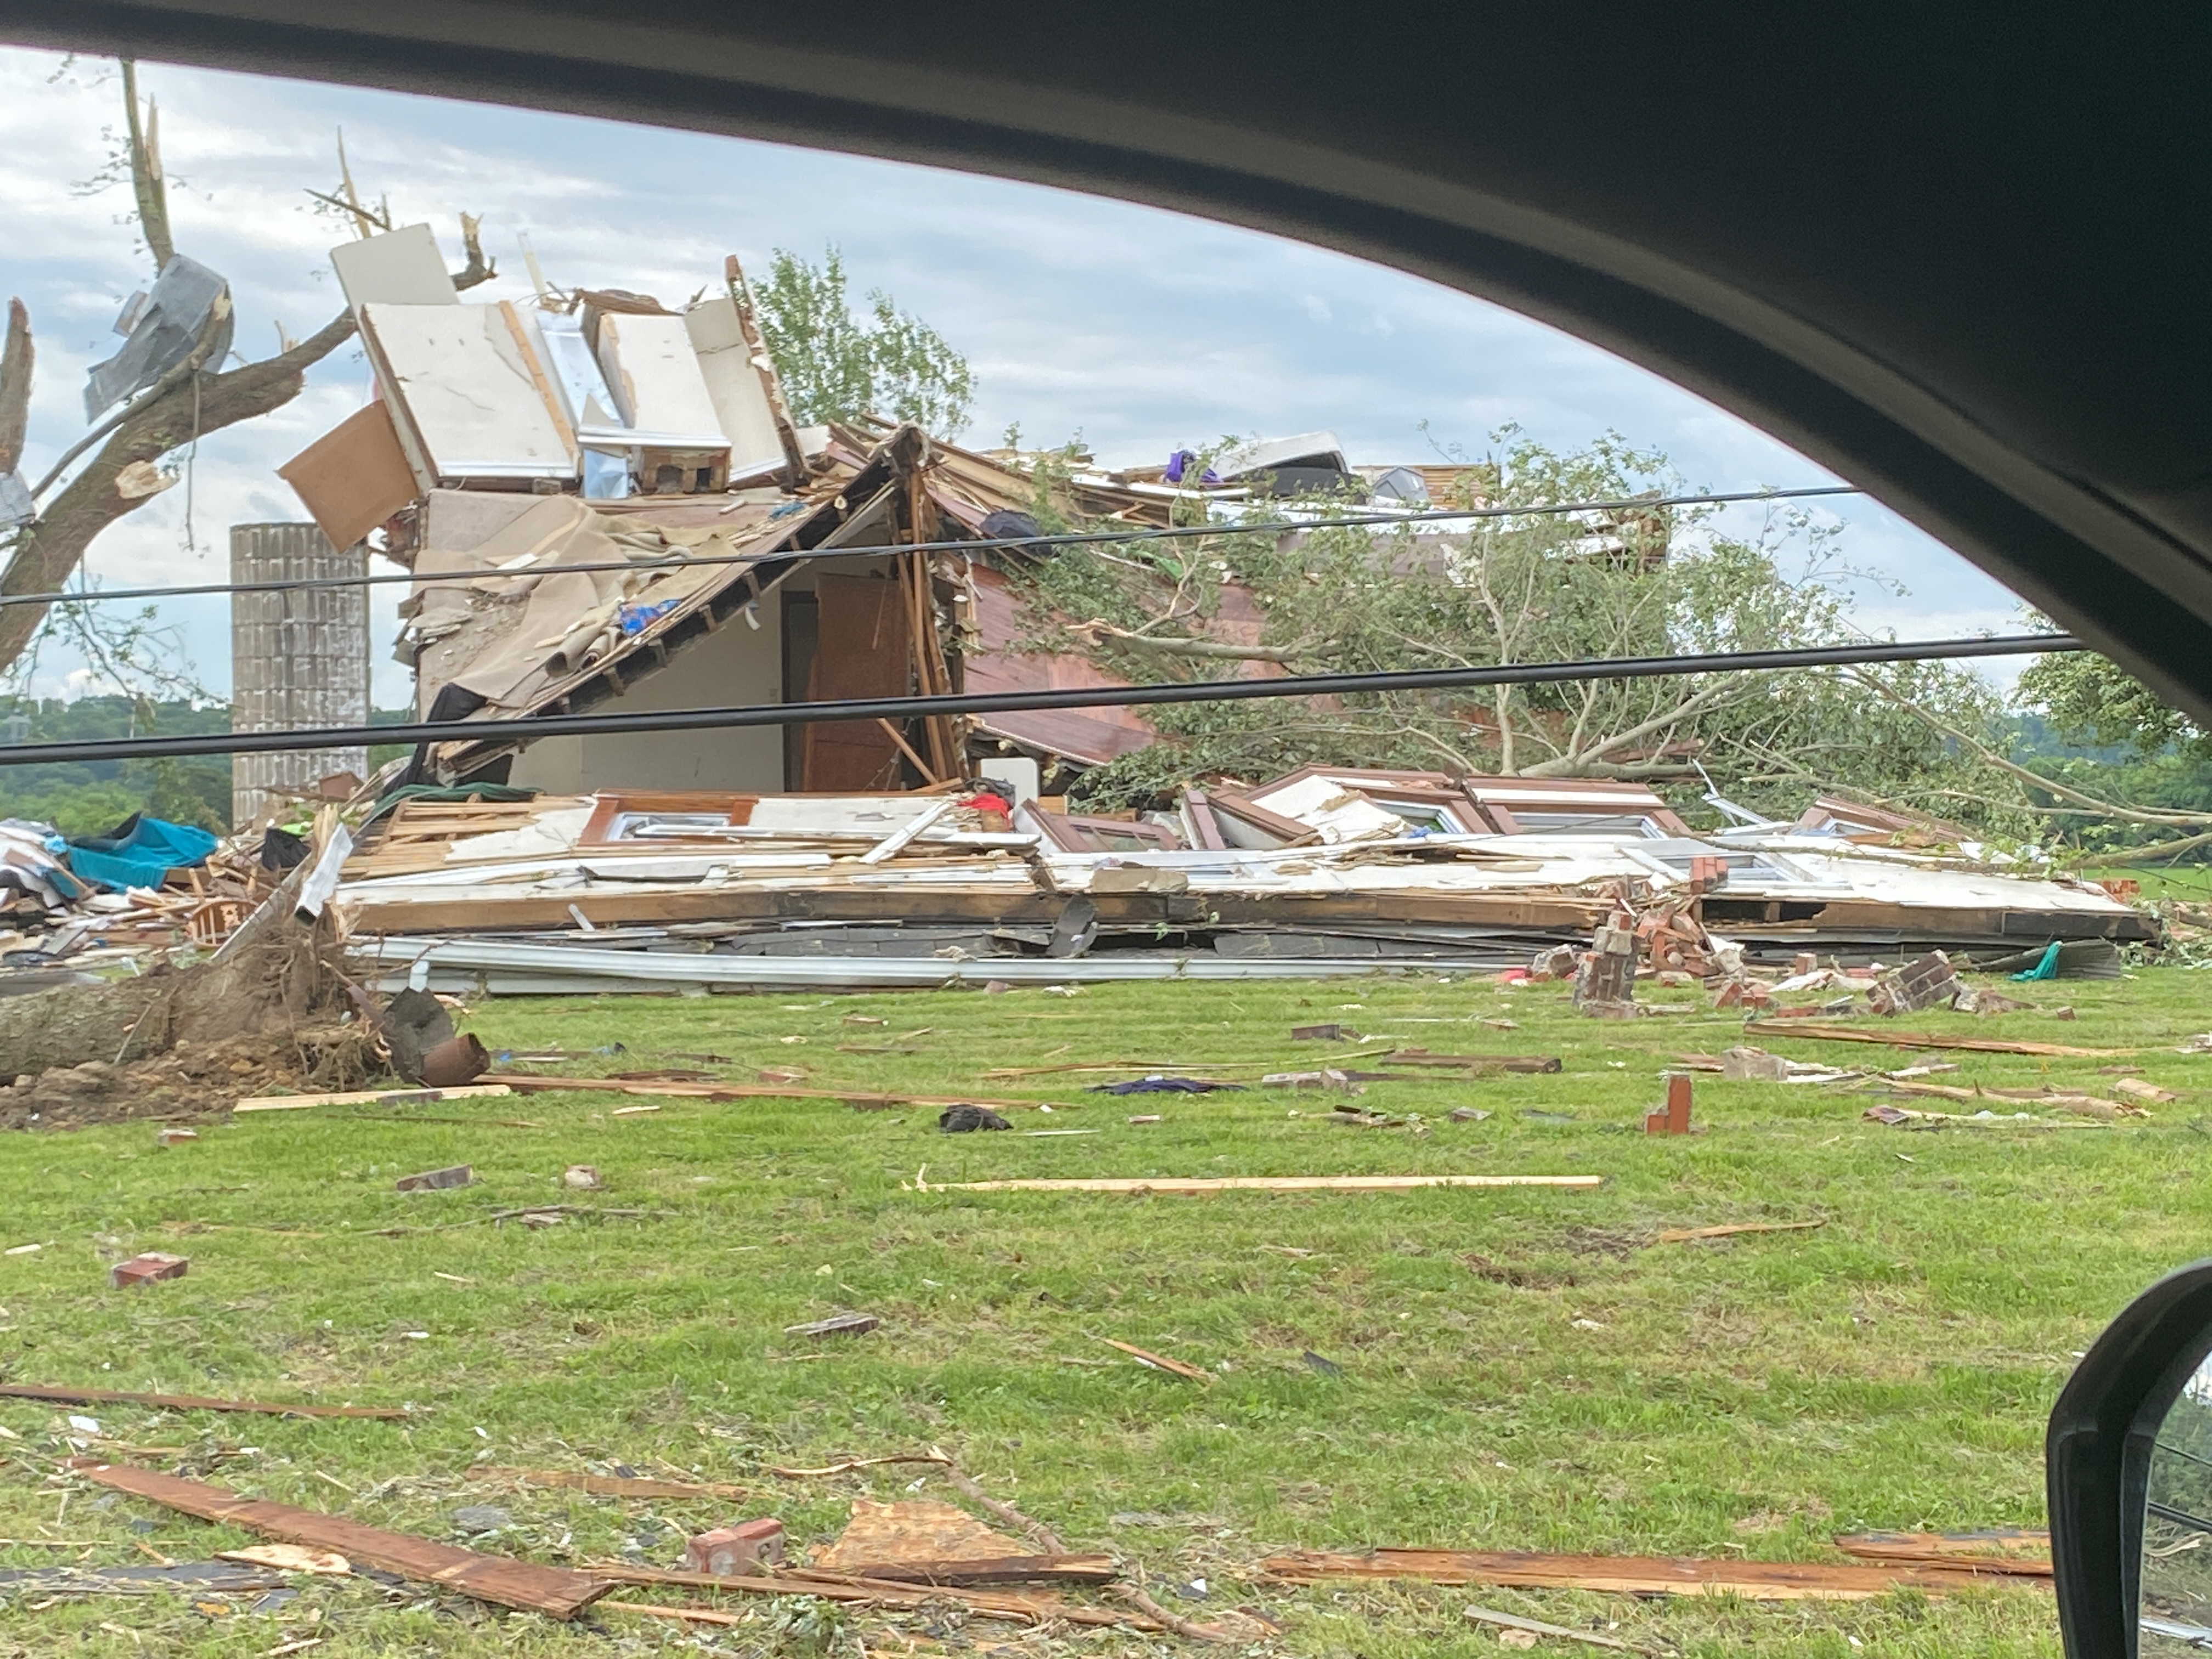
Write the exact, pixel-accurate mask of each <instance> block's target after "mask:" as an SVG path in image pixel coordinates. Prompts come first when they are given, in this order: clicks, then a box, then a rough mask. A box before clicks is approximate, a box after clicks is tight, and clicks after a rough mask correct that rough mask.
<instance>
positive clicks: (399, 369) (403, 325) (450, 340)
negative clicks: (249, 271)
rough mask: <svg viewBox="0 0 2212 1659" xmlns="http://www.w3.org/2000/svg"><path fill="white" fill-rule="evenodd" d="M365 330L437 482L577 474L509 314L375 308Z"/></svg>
mask: <svg viewBox="0 0 2212 1659" xmlns="http://www.w3.org/2000/svg"><path fill="white" fill-rule="evenodd" d="M362 327H363V328H364V329H366V330H367V331H368V332H369V333H370V334H371V335H372V336H373V337H374V341H375V345H376V350H377V355H378V357H379V358H380V370H381V371H383V372H386V373H388V374H389V375H390V377H391V379H390V380H389V382H388V383H387V384H386V387H385V391H386V394H387V395H388V396H389V397H391V398H392V401H393V402H394V403H395V404H401V405H403V406H404V408H405V410H406V411H407V416H408V420H409V423H410V425H411V426H412V427H413V428H414V430H415V433H416V435H417V436H418V437H419V438H420V439H421V441H422V448H423V450H424V452H425V459H426V461H427V464H428V467H429V470H430V471H432V472H433V473H434V474H435V476H437V477H441V478H470V477H477V478H573V477H575V476H576V463H575V462H574V459H571V457H570V454H569V450H568V441H567V440H566V438H565V436H564V435H563V434H562V430H561V428H560V425H559V424H558V422H556V418H555V416H554V411H553V410H552V408H551V407H550V405H549V404H548V403H547V402H546V393H545V392H543V391H541V390H540V389H539V380H538V374H536V373H533V372H532V370H533V365H532V359H531V356H530V355H529V353H528V348H527V346H526V342H525V339H524V337H521V336H520V333H519V331H518V329H517V327H516V326H515V325H514V324H513V322H511V321H510V315H509V313H507V312H505V311H504V310H502V308H501V307H498V306H472V305H450V306H445V305H422V306H409V305H379V304H376V303H374V302H371V303H370V304H368V305H367V306H364V307H362Z"/></svg>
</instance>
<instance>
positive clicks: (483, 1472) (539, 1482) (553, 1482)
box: [468, 1463, 751, 1503]
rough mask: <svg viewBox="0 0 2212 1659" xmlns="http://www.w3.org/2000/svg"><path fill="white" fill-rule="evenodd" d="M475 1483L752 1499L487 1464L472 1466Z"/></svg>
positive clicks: (736, 1489)
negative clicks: (487, 1482)
mask: <svg viewBox="0 0 2212 1659" xmlns="http://www.w3.org/2000/svg"><path fill="white" fill-rule="evenodd" d="M468 1475H469V1479H470V1480H492V1481H505V1482H507V1483H508V1484H509V1485H512V1486H562V1487H565V1488H567V1489H568V1490H569V1491H571V1492H589V1493H591V1494H592V1496H593V1497H594V1498H720V1499H723V1500H725V1501H726V1502H732V1503H734V1502H738V1501H740V1500H742V1499H744V1498H749V1497H750V1496H751V1493H750V1492H747V1491H746V1489H745V1488H744V1487H743V1486H731V1485H729V1484H728V1483H727V1482H726V1481H720V1480H700V1481H691V1480H647V1479H644V1478H642V1477H641V1476H636V1475H623V1474H580V1473H575V1472H572V1471H570V1470H568V1469H509V1468H498V1467H496V1466H494V1465H491V1464H486V1463H473V1464H471V1465H470V1466H469V1471H468Z"/></svg>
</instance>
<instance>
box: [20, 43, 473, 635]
mask: <svg viewBox="0 0 2212 1659" xmlns="http://www.w3.org/2000/svg"><path fill="white" fill-rule="evenodd" d="M122 83H123V99H124V108H125V128H124V131H123V132H122V133H121V134H120V135H119V138H120V143H121V144H122V147H123V148H122V152H121V154H120V155H118V156H117V157H116V158H114V159H113V161H112V162H111V164H110V165H109V167H107V169H106V172H105V173H102V174H101V175H100V176H99V177H98V178H96V179H94V180H93V181H92V182H93V183H94V185H100V184H104V183H107V182H114V183H120V182H123V181H124V180H125V179H128V181H129V183H130V185H131V195H132V198H133V202H134V210H133V212H132V213H131V216H130V217H131V219H132V220H134V221H135V222H136V223H137V227H138V234H139V236H140V238H141V240H143V243H144V245H145V249H146V252H147V255H148V257H149V258H150V260H151V261H152V263H153V265H154V268H155V276H156V277H157V278H158V277H159V276H160V275H161V273H162V272H163V271H164V270H168V269H170V268H172V264H173V261H174V260H175V258H177V248H176V244H175V240H174V238H173V234H172V229H171V225H170V220H169V204H168V188H167V179H166V178H165V177H164V174H163V172H162V167H161V137H160V126H159V116H158V112H157V111H156V110H155V106H154V105H153V103H152V101H151V100H148V101H147V103H146V104H145V105H144V106H143V108H142V106H141V105H140V102H139V98H138V88H137V69H136V66H135V65H134V64H131V62H130V61H128V60H127V59H126V60H125V62H124V64H123V65H122ZM341 188H342V190H343V201H342V202H340V205H341V206H343V207H345V208H347V210H348V212H349V216H351V217H352V218H353V220H354V222H355V223H356V228H357V229H358V230H359V232H360V234H363V235H368V234H372V233H373V232H374V230H375V229H379V228H390V227H389V224H388V222H387V221H386V219H385V218H384V216H381V215H380V214H378V213H377V212H375V211H374V210H369V209H367V208H365V207H363V206H362V204H361V203H360V202H359V200H358V198H357V197H356V193H355V191H354V189H353V185H352V182H351V179H350V176H348V177H347V178H346V179H344V181H343V184H342V186H341ZM310 193H311V194H313V195H316V196H318V197H319V199H321V200H324V201H331V200H333V199H336V198H333V197H327V196H324V195H322V193H320V192H310ZM461 224H462V231H463V236H464V240H465V245H466V250H467V254H468V264H467V265H466V268H465V269H464V270H460V271H459V272H457V273H455V275H454V277H453V283H454V285H455V286H456V287H469V286H471V285H473V284H475V283H480V282H483V281H485V280H487V279H488V278H489V277H491V276H494V275H495V274H496V272H495V270H494V268H493V266H492V265H491V264H490V263H489V261H488V260H486V259H485V258H484V257H483V249H482V247H481V246H480V245H479V243H478V241H477V228H476V222H475V221H473V220H472V219H470V218H468V217H466V216H464V217H463V219H462V222H461ZM195 322H196V327H195V329H194V331H193V332H192V334H191V337H190V338H189V340H188V341H186V342H185V343H183V349H182V355H181V356H179V357H178V358H177V359H176V361H174V362H172V363H171V364H170V365H169V366H168V367H167V368H166V370H164V371H163V372H162V373H161V374H159V376H158V377H157V378H155V380H153V381H152V383H151V384H149V385H145V386H139V387H137V388H136V389H135V390H134V391H132V392H131V394H130V395H129V396H128V397H127V398H125V401H124V403H123V405H122V407H121V408H120V409H118V410H115V412H114V413H112V415H109V416H106V418H105V419H103V420H101V421H100V422H99V423H98V424H97V425H95V426H94V428H92V430H91V431H89V432H88V433H86V434H85V435H83V436H82V437H81V438H79V439H78V440H77V441H76V442H75V443H73V444H71V445H70V447H69V448H68V449H67V450H66V451H65V452H64V453H63V455H62V457H61V459H59V460H58V462H56V463H55V465H53V466H52V468H50V469H49V470H48V471H47V472H46V476H45V477H42V478H40V480H39V481H38V482H37V483H34V484H32V485H30V486H29V488H28V491H27V494H28V495H29V497H30V500H31V501H32V503H33V505H34V507H35V509H36V510H35V515H34V516H33V517H31V518H30V519H29V520H27V521H25V522H22V523H20V524H17V525H16V526H15V527H14V528H13V529H11V530H0V558H4V561H5V562H4V564H0V595H4V594H21V593H50V592H59V591H61V589H62V588H63V587H64V586H65V585H66V584H67V583H68V581H69V580H70V577H71V576H73V575H74V574H76V570H77V568H78V566H79V565H80V564H81V563H82V561H83V558H84V556H85V553H86V550H88V549H89V548H90V547H91V545H92V544H93V542H94V539H95V538H97V537H98V536H99V535H100V532H102V531H104V530H106V528H107V527H108V526H110V525H112V524H113V523H115V522H116V521H117V520H119V519H122V518H125V517H126V516H128V515H129V514H130V513H134V512H136V511H137V509H138V508H140V507H143V506H144V505H145V504H146V503H147V502H148V501H151V500H153V499H154V498H155V496H156V495H159V494H160V493H161V491H162V490H163V489H167V487H168V486H169V484H170V483H173V482H174V474H173V473H172V472H166V471H163V470H162V468H161V462H162V461H163V459H165V458H166V457H168V456H170V455H173V454H174V453H176V452H177V451H179V450H180V449H183V448H185V447H187V446H189V445H191V443H192V442H194V441H196V440H197V439H200V438H204V437H205V436H206V435H208V434H210V433H211V432H218V431H221V430H222V428H226V427H231V426H236V425H238V424H239V423H240V422H243V421H250V420H252V419H254V418H256V417H257V416H262V415H266V414H268V413H270V411H271V410H277V409H281V408H283V406H284V405H285V404H288V403H289V402H291V400H292V399H293V398H296V397H297V396H299V394H300V391H301V386H303V385H304V384H305V377H306V374H307V370H308V369H309V368H313V366H314V365H315V364H316V363H318V362H321V361H322V360H323V359H324V358H325V357H327V356H329V355H330V354H331V352H332V351H335V350H336V349H337V348H338V347H339V346H341V345H343V343H345V342H346V340H347V339H348V338H349V337H351V336H352V334H353V332H354V319H353V315H352V313H350V312H344V313H340V314H339V315H338V316H337V317H334V318H332V319H331V320H330V321H329V322H328V323H325V325H323V326H322V327H321V328H319V329H318V330H316V331H315V332H314V333H313V334H311V335H309V336H308V337H307V338H306V339H304V340H301V341H298V342H296V343H286V344H285V345H284V349H283V350H281V351H279V352H277V353H276V355H275V356H270V357H264V358H262V359H260V360H259V361H258V362H247V363H244V364H243V365H242V366H241V367H239V368H230V369H225V368H223V367H222V365H223V363H224V362H225V361H226V360H227V359H228V358H229V357H230V356H232V355H233V354H232V343H233V341H234V337H235V333H236V330H235V326H234V325H235V319H234V315H233V313H232V307H231V301H230V295H229V291H228V288H227V287H226V288H223V289H222V290H221V291H220V292H218V293H217V294H216V295H215V297H214V299H213V301H212V302H211V303H210V304H209V305H207V307H206V308H205V311H204V314H203V315H200V316H198V317H197V318H196V319H195ZM280 337H281V336H280ZM32 367H33V338H32V331H31V319H30V315H29V313H28V312H27V310H26V308H25V307H24V306H23V303H22V301H20V300H14V301H10V302H9V321H8V332H7V340H6V345H5V347H4V356H0V479H5V478H6V477H8V476H9V474H11V473H13V472H14V471H15V469H16V468H17V466H18V465H19V464H20V462H21V455H22V447H23V441H24V438H25V435H26V432H27V416H28V410H29V405H30V396H31V375H32ZM95 447H96V449H95ZM88 452H91V459H89V460H88V461H85V462H84V464H83V465H82V467H78V468H77V469H76V471H71V470H70V469H71V468H72V467H73V466H75V465H76V463H77V462H78V461H79V459H81V458H82V457H83V456H85V455H86V454H87V453H88ZM5 506H6V501H5V498H4V497H0V509H4V507H5ZM46 618H47V607H46V606H45V605H8V606H5V607H3V608H0V672H4V671H7V670H8V669H9V668H10V667H11V666H13V665H15V662H16V661H17V660H18V659H20V658H21V657H22V655H23V653H24V652H25V651H26V650H27V648H28V647H30V645H31V644H32V642H33V639H34V638H35V637H36V636H37V635H38V634H39V631H40V628H41V626H42V625H43V624H44V623H46Z"/></svg>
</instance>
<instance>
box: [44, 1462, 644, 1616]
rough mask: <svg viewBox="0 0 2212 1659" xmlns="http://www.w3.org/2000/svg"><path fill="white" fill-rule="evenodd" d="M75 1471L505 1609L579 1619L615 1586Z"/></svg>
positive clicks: (199, 1488) (295, 1512)
mask: <svg viewBox="0 0 2212 1659" xmlns="http://www.w3.org/2000/svg"><path fill="white" fill-rule="evenodd" d="M69 1467H70V1468H72V1469H74V1470H75V1471H76V1473H77V1474H81V1475H82V1476H83V1477H84V1478H85V1479H86V1480H90V1481H93V1482H94V1483H95V1484H96V1485H99V1486H112V1487H113V1488H114V1489H115V1490H116V1491H118V1492H129V1493H131V1494H132V1495H133V1496H134V1497H138V1498H149V1499H151V1500H152V1501H153V1502H155V1503H156V1504H161V1505H162V1506H163V1507H164V1508H167V1509H172V1510H178V1511H179V1512H180V1513H182V1514H185V1515H194V1516H198V1517H199V1518H200V1519H201V1520H203V1521H219V1522H225V1523H226V1524H228V1525H230V1526H234V1527H244V1528H246V1530H248V1531H249V1532H258V1533H259V1534H261V1535H262V1536H263V1537H264V1538H273V1539H275V1540H276V1541H278V1542H279V1543H284V1544H307V1545H312V1546H313V1547H315V1548H317V1549H325V1550H336V1551H337V1553H339V1554H341V1555H343V1556H344V1557H345V1558H346V1559H348V1560H349V1561H356V1562H364V1563H366V1564H367V1565H369V1566H372V1567H381V1568H382V1569H383V1570H384V1571H386V1572H396V1573H398V1575H399V1576H400V1577H403V1578H405V1579H409V1580H410V1581H412V1582H413V1583H418V1584H435V1585H439V1586H441V1587H442V1588H444V1589H454V1590H459V1591H460V1592H461V1593H462V1594H463V1595H473V1596H475V1597H476V1598H477V1600H478V1601H490V1602H494V1603H496V1604H497V1605H498V1606H500V1607H518V1608H520V1609H521V1610H522V1611H524V1612H526V1613H544V1614H545V1615H546V1616H547V1617H548V1618H550V1619H574V1617H576V1615H577V1614H578V1613H581V1612H583V1610H584V1609H585V1608H586V1607H589V1606H591V1605H592V1602H594V1601H598V1600H599V1597H601V1596H602V1595H605V1594H606V1593H607V1592H608V1591H609V1590H611V1589H613V1588H614V1584H613V1582H612V1581H611V1580H610V1579H607V1578H605V1577H599V1576H595V1575H592V1574H589V1573H581V1572H570V1571H568V1570H567V1569H565V1568H562V1567H543V1566H539V1565H537V1564H536V1563H535V1562H532V1561H517V1560H514V1559H511V1558H509V1557H505V1556H497V1555H479V1554H477V1553H476V1552H475V1551H473V1550H464V1549H456V1548H454V1547H453V1546H452V1545H450V1544H438V1543H433V1542H432V1541H430V1540H428V1539H427V1538H418V1537H416V1536H415V1535H413V1534H410V1533H404V1532H385V1531H382V1530H380V1529H379V1528H375V1527H364V1526H362V1525H361V1524H359V1523H358V1522H353V1521H349V1520H347V1519H346V1518H345V1517H344V1516H338V1515H325V1514H324V1513H323V1512H322V1511H321V1510H302V1509H295V1508H294V1507H293V1506H292V1505H291V1504H270V1503H264V1502H262V1501H261V1500H259V1499H258V1498H240V1496H239V1495H238V1494H237V1493H236V1492H230V1491H228V1490H227V1489H226V1488H224V1487H222V1486H208V1485H206V1484H205V1483H204V1482H202V1481H198V1480H181V1479H179V1477H178V1476H176V1475H173V1474H161V1473H160V1472H159V1471H158V1470H155V1469H141V1468H131V1467H129V1466H127V1465H124V1464H114V1463H101V1462H97V1461H95V1460H94V1459H91V1458H82V1457H81V1458H75V1459H72V1460H71V1461H70V1465H69Z"/></svg>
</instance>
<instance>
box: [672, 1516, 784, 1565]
mask: <svg viewBox="0 0 2212 1659" xmlns="http://www.w3.org/2000/svg"><path fill="white" fill-rule="evenodd" d="M782 1559H783V1522H781V1521H775V1520H771V1519H768V1518H766V1517H763V1518H762V1519H760V1520H757V1521H740V1522H737V1523H736V1524H735V1525H733V1526H727V1527H717V1528H714V1530H713V1531H711V1532H702V1533H698V1534H694V1535H693V1536H692V1537H691V1538H690V1540H689V1541H687V1542H686V1543H685V1544H684V1567H685V1569H686V1570H687V1571H691V1572H706V1573H712V1574H714V1576H715V1577H728V1576H729V1575H730V1574H732V1573H736V1572H750V1571H754V1570H755V1569H757V1568H759V1567H763V1566H773V1565H777V1564H778V1563H780V1562H781V1561H782Z"/></svg>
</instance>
